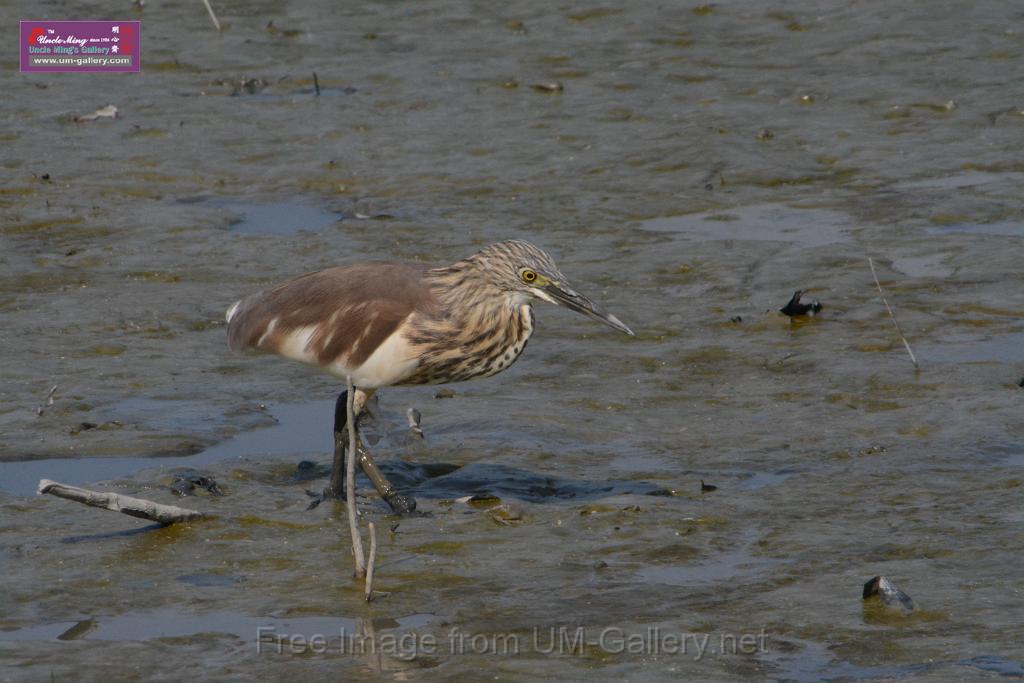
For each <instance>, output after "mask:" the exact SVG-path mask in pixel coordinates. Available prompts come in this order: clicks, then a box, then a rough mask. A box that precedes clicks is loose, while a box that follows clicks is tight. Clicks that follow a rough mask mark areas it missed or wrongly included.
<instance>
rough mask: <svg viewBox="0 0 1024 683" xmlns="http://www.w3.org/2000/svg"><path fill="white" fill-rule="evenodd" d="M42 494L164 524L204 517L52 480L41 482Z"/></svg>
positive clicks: (198, 513)
mask: <svg viewBox="0 0 1024 683" xmlns="http://www.w3.org/2000/svg"><path fill="white" fill-rule="evenodd" d="M38 492H39V493H40V494H43V493H49V494H50V495H51V496H57V497H58V498H65V499H67V500H73V501H75V502H76V503H82V504H83V505H89V506H91V507H94V508H103V509H104V510H113V511H114V512H120V513H122V514H125V515H131V516H132V517H141V518H142V519H149V520H152V521H154V522H160V523H161V524H171V523H172V522H187V521H188V520H190V519H198V518H200V517H202V516H203V513H202V512H199V511H198V510H188V509H186V508H180V507H177V506H175V505H163V504H161V503H154V502H153V501H151V500H144V499H142V498H133V497H131V496H122V495H121V494H119V493H100V492H98V491H90V490H88V489H81V488H78V487H77V486H68V485H67V484H59V483H57V482H55V481H50V480H49V479H40V480H39V488H38Z"/></svg>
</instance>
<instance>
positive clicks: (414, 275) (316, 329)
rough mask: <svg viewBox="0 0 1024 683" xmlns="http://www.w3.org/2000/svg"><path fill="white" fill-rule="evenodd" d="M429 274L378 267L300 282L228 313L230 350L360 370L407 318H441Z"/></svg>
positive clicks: (421, 269)
mask: <svg viewBox="0 0 1024 683" xmlns="http://www.w3.org/2000/svg"><path fill="white" fill-rule="evenodd" d="M425 271H426V266H421V265H419V264H415V263H391V262H375V263H358V264H355V265H351V266H339V267H337V268H328V269H327V270H321V271H318V272H315V273H307V274H306V275H301V276H299V277H297V278H294V279H292V280H289V281H287V282H285V283H283V284H281V285H278V286H277V287H275V288H273V289H268V290H265V291H262V292H259V293H258V294H253V295H251V296H248V297H246V298H244V299H242V300H241V301H238V302H236V303H235V304H234V305H233V306H232V307H231V308H230V309H228V314H227V318H228V346H229V347H230V349H231V350H232V351H243V350H245V349H259V350H261V351H269V352H271V353H279V354H281V355H284V356H287V357H290V358H295V359H297V360H302V361H306V362H310V363H315V364H319V365H327V364H329V363H332V362H335V361H336V360H338V359H340V358H344V361H345V364H346V365H347V366H349V367H352V368H355V367H358V366H360V365H362V364H363V363H364V362H365V361H366V359H367V358H368V357H369V356H370V354H372V353H373V351H374V349H376V348H377V347H378V346H379V345H380V344H381V343H382V342H383V341H384V340H385V339H387V338H388V337H389V336H391V334H392V333H393V332H394V331H395V330H396V329H398V326H399V325H400V324H401V323H402V321H404V320H405V319H406V318H407V317H408V316H409V314H411V313H413V312H414V311H420V312H426V313H432V312H435V311H436V310H437V303H436V301H435V300H434V298H433V295H432V294H431V291H430V288H429V287H428V286H427V284H426V282H425V281H424V279H423V275H424V273H425Z"/></svg>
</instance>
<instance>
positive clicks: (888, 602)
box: [864, 576, 915, 612]
mask: <svg viewBox="0 0 1024 683" xmlns="http://www.w3.org/2000/svg"><path fill="white" fill-rule="evenodd" d="M872 598H877V599H878V600H879V601H880V602H881V603H882V604H883V605H885V606H886V607H892V608H895V609H899V610H902V611H904V612H912V611H913V610H914V608H915V605H914V601H913V600H912V599H911V598H910V596H909V595H907V594H906V593H904V592H903V591H902V590H900V589H899V587H898V586H897V585H896V584H894V583H893V582H892V581H890V580H889V579H887V578H885V577H884V576H876V577H874V578H873V579H871V580H870V581H868V582H867V583H865V584H864V599H865V600H870V599H872Z"/></svg>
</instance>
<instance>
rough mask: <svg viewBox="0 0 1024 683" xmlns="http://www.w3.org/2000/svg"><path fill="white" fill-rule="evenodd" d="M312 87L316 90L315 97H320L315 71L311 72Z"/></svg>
mask: <svg viewBox="0 0 1024 683" xmlns="http://www.w3.org/2000/svg"><path fill="white" fill-rule="evenodd" d="M313 88H314V89H315V90H316V97H320V80H319V79H318V78H317V77H316V72H315V71H314V72H313Z"/></svg>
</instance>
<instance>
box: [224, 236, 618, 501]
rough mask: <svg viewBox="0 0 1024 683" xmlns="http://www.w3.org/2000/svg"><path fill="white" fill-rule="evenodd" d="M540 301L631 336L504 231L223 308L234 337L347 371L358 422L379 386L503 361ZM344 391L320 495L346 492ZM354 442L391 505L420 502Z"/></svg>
mask: <svg viewBox="0 0 1024 683" xmlns="http://www.w3.org/2000/svg"><path fill="white" fill-rule="evenodd" d="M537 300H540V301H544V302H547V303H551V304H555V305H558V306H563V307H565V308H568V309H570V310H572V311H575V312H577V313H581V314H583V315H586V316H589V317H590V318H593V319H595V320H597V321H599V322H602V323H604V324H606V325H608V326H609V327H612V328H613V329H615V330H618V331H620V332H623V333H625V334H628V335H631V336H632V335H633V334H634V332H633V330H631V329H630V328H629V327H628V326H627V325H626V324H625V323H623V322H622V321H621V320H619V319H618V318H617V317H615V316H614V315H612V314H610V313H607V312H605V311H604V310H603V309H602V308H601V307H599V306H598V305H597V304H596V303H594V302H593V301H592V300H590V299H589V298H587V297H586V296H584V295H582V294H580V293H579V292H577V291H576V290H575V289H573V288H572V286H570V284H569V281H568V279H567V278H566V277H565V275H563V274H562V272H561V271H560V270H559V269H558V267H557V266H556V265H555V262H554V260H552V258H551V257H550V256H549V255H548V254H547V253H546V252H545V251H544V250H542V249H541V248H539V247H537V246H535V245H534V244H532V243H530V242H527V241H524V240H507V241H503V242H498V243H495V244H491V245H489V246H487V247H484V248H483V249H481V250H480V251H478V252H476V253H475V254H472V255H471V256H469V257H467V258H464V259H462V260H460V261H457V262H455V263H453V264H451V265H447V266H438V267H431V266H430V265H428V264H425V263H421V262H410V261H369V262H359V263H353V264H350V265H342V266H336V267H333V268H327V269H325V270H319V271H316V272H312V273H306V274H305V275H300V276H298V277H295V278H293V279H291V280H287V281H286V282H284V283H282V284H280V285H278V286H276V287H273V288H271V289H266V290H264V291H261V292H257V293H255V294H252V295H250V296H247V297H245V298H243V299H240V300H238V301H236V302H235V303H233V304H232V305H231V306H230V307H229V308H228V309H227V313H226V319H227V338H228V347H229V348H230V350H231V351H235V352H242V351H247V350H255V351H257V352H264V353H271V354H277V355H279V356H282V357H284V358H288V359H292V360H297V361H300V362H302V363H306V364H308V365H311V366H314V367H317V368H320V369H322V370H325V371H327V372H328V373H330V374H332V375H334V376H335V377H339V378H342V379H345V380H346V381H348V380H351V384H352V386H353V387H354V405H355V414H356V416H357V420H356V424H357V425H358V416H360V415H362V414H363V412H364V411H365V409H366V407H367V401H368V400H369V399H370V398H371V397H372V396H373V395H374V393H375V392H376V391H377V390H378V389H380V388H381V387H386V386H413V385H435V384H447V383H451V382H462V381H467V380H471V379H477V378H484V377H490V376H492V375H494V374H496V373H498V372H501V371H503V370H506V369H508V368H509V367H510V366H511V365H512V364H513V363H515V361H516V360H517V359H518V358H519V357H520V355H521V354H522V353H523V351H524V350H525V348H526V345H527V342H529V340H530V337H531V335H532V334H533V331H534V315H533V306H532V304H533V303H534V302H535V301H537ZM346 398H347V392H346V391H342V393H341V394H340V395H339V396H338V400H337V402H336V404H335V444H336V448H335V460H334V466H333V469H332V473H331V480H330V482H331V483H330V485H329V486H328V488H326V489H325V490H324V493H323V497H325V498H326V497H339V496H340V495H341V494H342V491H343V486H342V482H343V469H344V468H343V467H342V466H341V465H342V463H343V462H344V459H343V457H342V456H341V455H339V453H340V452H341V451H342V450H343V448H344V446H343V444H344V443H345V442H346V440H345V439H343V438H341V435H342V434H343V433H344V430H345V429H346V428H347V424H346V411H345V407H346ZM353 428H356V425H353ZM359 450H360V451H361V452H360V453H359V458H360V459H359V461H358V462H359V464H360V465H361V466H362V468H363V470H364V472H365V473H366V474H367V475H368V476H369V477H370V479H371V481H372V482H373V484H374V486H375V487H376V488H377V490H378V492H379V493H380V494H381V496H382V497H383V498H384V500H385V501H387V502H388V504H389V505H390V506H391V508H392V509H393V510H395V511H396V512H410V511H412V510H414V509H415V500H412V499H411V498H409V497H407V496H404V495H402V494H400V493H398V492H397V491H395V490H394V488H393V487H391V485H390V484H389V483H388V482H387V480H386V479H385V478H384V477H383V475H381V473H380V471H379V469H378V468H376V465H375V464H374V463H373V459H372V458H371V457H370V456H369V454H368V453H365V451H364V450H363V449H361V448H360V449H359ZM314 504H315V503H314Z"/></svg>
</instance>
